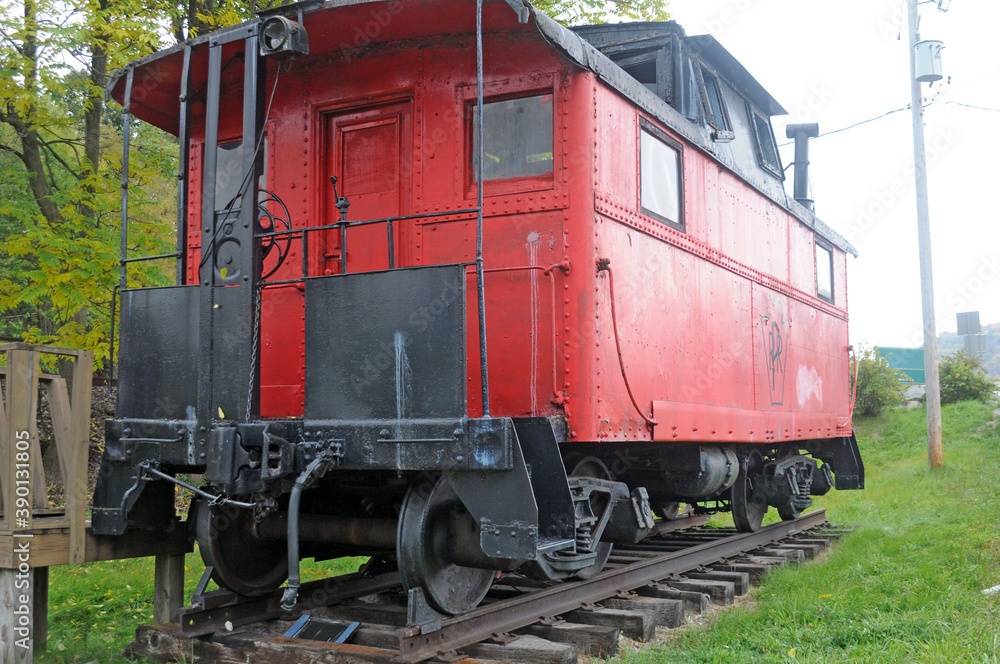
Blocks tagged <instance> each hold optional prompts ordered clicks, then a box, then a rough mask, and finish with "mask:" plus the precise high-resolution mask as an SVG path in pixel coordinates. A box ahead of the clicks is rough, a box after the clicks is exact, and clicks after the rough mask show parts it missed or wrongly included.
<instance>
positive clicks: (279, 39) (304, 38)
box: [260, 16, 309, 56]
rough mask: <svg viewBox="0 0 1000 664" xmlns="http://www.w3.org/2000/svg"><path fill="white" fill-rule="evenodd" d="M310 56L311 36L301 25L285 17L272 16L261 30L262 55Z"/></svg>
mask: <svg viewBox="0 0 1000 664" xmlns="http://www.w3.org/2000/svg"><path fill="white" fill-rule="evenodd" d="M291 53H299V54H301V55H308V54H309V35H308V34H306V29H305V28H304V27H303V26H302V24H300V23H296V22H295V21H291V20H289V19H287V18H285V17H284V16H272V17H270V18H268V19H267V20H265V21H264V23H263V25H262V26H261V29H260V54H261V55H263V56H269V55H287V54H291Z"/></svg>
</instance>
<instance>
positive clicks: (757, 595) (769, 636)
mask: <svg viewBox="0 0 1000 664" xmlns="http://www.w3.org/2000/svg"><path fill="white" fill-rule="evenodd" d="M992 412H993V406H987V405H983V404H975V403H961V404H956V405H953V406H948V407H946V408H945V410H944V423H945V432H944V433H945V468H944V469H942V470H937V471H933V472H931V471H929V470H928V468H927V452H926V429H925V424H924V413H923V411H922V410H909V411H906V410H898V411H893V412H890V413H888V414H886V415H885V416H884V417H882V418H880V419H878V420H867V421H866V420H862V421H860V422H858V424H857V429H858V438H859V440H860V444H861V452H862V456H863V458H864V460H865V466H866V471H867V488H866V489H865V490H864V491H844V492H836V491H833V492H831V493H830V494H829V495H828V496H825V497H823V498H822V499H819V500H817V506H819V507H826V508H827V510H828V515H829V517H830V519H831V520H832V521H834V522H836V523H842V524H847V523H851V524H857V525H858V528H857V530H855V532H854V533H852V534H851V535H849V536H848V537H846V538H845V539H844V540H843V541H842V542H841V543H840V544H839V545H837V546H836V548H835V549H834V550H833V552H832V553H831V554H829V555H828V556H825V557H824V558H823V559H822V560H820V561H816V562H810V563H806V564H805V565H800V566H797V567H794V568H790V569H788V570H783V571H779V572H775V573H773V574H771V575H770V576H769V577H768V578H767V579H766V580H765V582H764V584H763V585H762V586H761V587H760V588H757V589H755V590H754V591H753V595H752V602H750V603H747V604H745V605H743V606H742V607H739V608H735V609H732V610H729V611H725V612H722V613H719V614H718V615H717V616H716V617H715V618H713V619H712V620H711V621H710V624H709V626H708V627H705V628H702V627H694V628H692V629H688V630H687V631H684V632H682V633H681V634H680V635H678V636H676V637H674V638H672V639H670V640H669V641H667V642H666V643H664V644H659V645H651V646H649V647H647V648H645V649H643V650H642V651H640V652H638V653H633V654H629V655H623V656H620V657H619V658H617V659H616V660H614V662H615V664H640V663H644V662H773V661H792V660H795V661H802V662H830V661H838V662H839V661H852V662H948V663H951V662H974V663H977V664H984V663H988V662H1000V598H998V597H993V598H990V597H986V596H985V595H983V594H982V590H983V589H984V588H988V587H992V586H995V585H998V584H1000V491H998V488H997V481H998V478H1000V435H998V431H997V429H995V428H993V427H991V426H988V425H987V423H988V422H989V421H990V420H991V419H992V417H993V415H992ZM769 517H770V518H771V519H772V520H773V519H774V515H773V510H772V512H771V514H769ZM359 563H360V560H359V559H348V560H346V561H336V562H331V563H323V564H321V565H317V564H315V563H304V565H303V572H304V576H305V579H306V580H308V579H312V578H321V577H322V576H328V575H330V574H333V573H343V572H348V571H353V570H354V569H356V568H357V566H358V564H359ZM187 567H188V570H187V576H186V585H187V588H186V590H187V593H188V595H190V593H191V592H192V591H193V589H194V584H195V583H196V582H197V580H198V577H199V575H200V574H201V571H202V564H201V559H200V557H199V556H198V554H196V553H195V554H191V555H189V556H188V558H187ZM152 598H153V565H152V561H151V560H133V561H116V562H113V563H95V564H91V565H80V566H69V567H59V568H53V569H52V571H51V591H50V612H49V651H48V653H47V655H46V656H45V657H44V658H39V661H42V662H58V663H62V662H73V663H81V664H82V663H84V662H92V661H97V662H101V663H102V664H103V663H105V662H111V663H114V664H122V663H123V662H124V661H125V660H122V659H121V658H119V657H118V652H119V651H120V650H121V649H122V648H123V647H124V646H125V645H126V643H128V641H129V640H131V639H132V637H133V635H134V634H135V628H136V627H137V626H138V625H141V624H144V623H149V622H151V621H152V616H153V602H152Z"/></svg>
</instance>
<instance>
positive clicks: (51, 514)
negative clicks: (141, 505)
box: [0, 343, 192, 664]
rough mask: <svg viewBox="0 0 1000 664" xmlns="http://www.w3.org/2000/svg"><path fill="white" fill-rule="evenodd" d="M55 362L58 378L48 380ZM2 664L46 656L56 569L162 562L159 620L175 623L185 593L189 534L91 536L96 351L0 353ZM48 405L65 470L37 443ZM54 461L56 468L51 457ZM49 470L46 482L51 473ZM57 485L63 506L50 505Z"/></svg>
mask: <svg viewBox="0 0 1000 664" xmlns="http://www.w3.org/2000/svg"><path fill="white" fill-rule="evenodd" d="M43 355H47V356H50V359H52V361H51V362H50V363H49V365H51V366H55V365H58V366H59V369H60V371H59V373H43V372H42V371H41V367H42V363H41V358H42V356H43ZM0 356H5V359H6V364H5V365H4V366H0V381H2V383H3V388H4V390H3V391H4V396H5V398H4V399H0V607H2V610H0V662H2V663H3V664H28V663H30V662H31V661H32V658H33V653H34V650H36V649H37V650H39V651H44V650H45V647H46V634H47V631H48V590H49V568H50V567H53V566H55V565H70V564H77V563H89V562H96V561H102V560H117V559H121V558H139V557H147V556H154V557H155V558H156V563H155V566H156V572H155V574H156V580H155V597H154V617H155V619H156V620H158V621H164V622H166V621H170V620H176V619H177V613H178V611H179V609H180V607H181V604H182V601H183V592H184V554H185V553H187V552H189V551H191V550H192V542H191V539H190V538H189V536H188V531H187V528H186V525H185V524H180V525H178V527H177V528H175V529H174V530H172V531H170V532H144V531H135V532H129V533H126V534H125V535H122V536H120V537H99V536H97V535H94V534H93V533H91V532H90V530H89V522H88V520H87V506H88V503H89V499H90V492H89V490H88V488H87V467H88V458H89V452H90V402H91V387H92V381H93V366H94V357H93V353H91V352H90V351H83V350H73V349H67V348H55V347H52V346H34V345H30V344H23V343H15V344H3V345H0ZM40 390H41V391H42V392H43V393H44V394H45V397H46V401H47V402H48V405H49V414H50V418H51V424H52V438H53V441H52V442H53V444H54V446H55V452H56V456H57V457H58V463H50V467H49V468H48V469H46V467H45V464H44V462H43V458H42V449H41V444H40V441H39V436H38V420H39V410H38V405H39V404H38V402H39V392H40ZM49 460H50V461H51V460H52V455H51V452H50V453H49ZM47 470H48V473H47ZM49 475H58V477H59V479H60V484H61V486H62V493H63V496H64V497H65V505H63V506H58V507H56V506H52V505H50V504H49V499H48V485H49V480H50V479H52V478H51V477H49Z"/></svg>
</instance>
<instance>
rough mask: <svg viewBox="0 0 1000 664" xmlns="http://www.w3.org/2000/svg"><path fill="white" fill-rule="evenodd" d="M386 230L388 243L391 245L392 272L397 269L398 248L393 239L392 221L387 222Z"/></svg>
mask: <svg viewBox="0 0 1000 664" xmlns="http://www.w3.org/2000/svg"><path fill="white" fill-rule="evenodd" d="M385 229H386V234H387V238H386V241H387V242H388V244H389V269H390V270H391V269H392V268H394V267H396V248H395V242H394V241H393V237H392V219H390V220H389V221H387V222H385Z"/></svg>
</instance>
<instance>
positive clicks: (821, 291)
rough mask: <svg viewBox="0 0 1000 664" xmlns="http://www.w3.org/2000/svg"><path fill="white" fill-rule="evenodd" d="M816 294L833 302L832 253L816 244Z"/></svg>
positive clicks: (827, 248) (823, 246)
mask: <svg viewBox="0 0 1000 664" xmlns="http://www.w3.org/2000/svg"><path fill="white" fill-rule="evenodd" d="M816 294H817V295H818V296H820V297H821V298H823V299H824V300H826V301H827V302H833V251H832V250H831V249H830V248H829V247H827V246H825V245H822V244H820V243H819V242H817V243H816Z"/></svg>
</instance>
